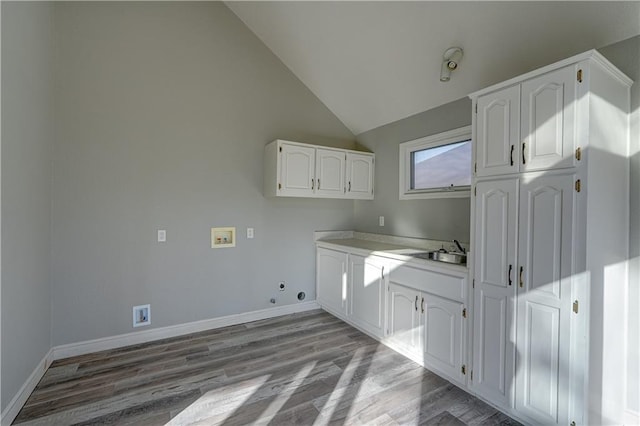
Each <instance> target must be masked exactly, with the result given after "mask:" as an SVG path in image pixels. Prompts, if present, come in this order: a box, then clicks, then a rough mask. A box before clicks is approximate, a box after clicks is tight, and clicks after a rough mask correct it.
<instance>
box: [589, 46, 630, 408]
mask: <svg viewBox="0 0 640 426" xmlns="http://www.w3.org/2000/svg"><path fill="white" fill-rule="evenodd" d="M599 51H600V52H601V53H602V54H603V55H604V56H605V57H607V59H609V60H610V61H611V62H613V63H614V64H615V65H616V66H617V67H618V68H620V70H622V71H623V72H624V73H625V74H627V75H628V76H629V77H630V78H631V79H632V80H633V81H634V82H635V83H634V84H633V86H631V140H630V145H631V146H630V148H631V149H630V154H631V158H630V176H629V178H630V188H629V190H630V192H629V208H630V211H629V219H630V223H629V257H630V258H631V261H630V271H629V272H630V280H629V284H630V286H629V289H628V294H629V299H628V302H629V307H628V310H627V312H628V315H629V317H628V324H627V330H628V336H627V338H628V344H627V352H628V353H627V362H628V371H627V378H628V382H627V403H628V408H630V409H633V410H635V411H636V412H640V335H639V334H638V330H640V312H639V311H638V304H639V303H640V36H636V37H633V38H630V39H627V40H624V41H621V42H619V43H615V44H613V45H610V46H607V47H604V48H602V49H599Z"/></svg>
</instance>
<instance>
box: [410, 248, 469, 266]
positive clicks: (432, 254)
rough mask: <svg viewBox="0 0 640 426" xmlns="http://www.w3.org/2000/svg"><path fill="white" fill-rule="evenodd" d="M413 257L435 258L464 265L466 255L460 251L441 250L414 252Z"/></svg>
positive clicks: (439, 260) (438, 260)
mask: <svg viewBox="0 0 640 426" xmlns="http://www.w3.org/2000/svg"><path fill="white" fill-rule="evenodd" d="M413 257H418V258H420V259H428V260H435V261H437V262H445V263H454V264H456V265H466V263H467V255H466V254H462V253H453V252H451V253H444V252H441V251H429V252H423V253H416V254H414V255H413Z"/></svg>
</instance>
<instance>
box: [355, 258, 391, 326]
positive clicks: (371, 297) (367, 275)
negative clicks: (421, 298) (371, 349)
mask: <svg viewBox="0 0 640 426" xmlns="http://www.w3.org/2000/svg"><path fill="white" fill-rule="evenodd" d="M385 264H386V262H385V261H384V260H383V259H381V258H378V257H374V256H368V257H365V256H359V255H356V254H349V280H348V283H347V284H348V289H349V295H348V298H347V299H348V310H347V316H348V317H349V318H350V319H351V321H353V322H354V323H355V324H357V325H358V326H360V327H361V328H363V329H365V330H366V331H368V332H369V333H371V334H373V335H375V336H378V337H382V335H383V330H384V310H385V298H384V291H385V288H386V282H387V280H386V278H385ZM387 277H388V275H387Z"/></svg>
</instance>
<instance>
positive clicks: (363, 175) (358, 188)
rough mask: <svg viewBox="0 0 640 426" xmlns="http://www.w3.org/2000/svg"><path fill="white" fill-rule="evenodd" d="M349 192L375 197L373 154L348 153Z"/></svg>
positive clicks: (358, 195)
mask: <svg viewBox="0 0 640 426" xmlns="http://www.w3.org/2000/svg"><path fill="white" fill-rule="evenodd" d="M347 194H348V198H360V199H373V155H370V154H356V153H351V152H349V153H347Z"/></svg>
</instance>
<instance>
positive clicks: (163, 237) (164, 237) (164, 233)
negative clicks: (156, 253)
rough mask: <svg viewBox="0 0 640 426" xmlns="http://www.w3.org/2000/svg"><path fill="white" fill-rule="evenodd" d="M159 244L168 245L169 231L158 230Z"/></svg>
mask: <svg viewBox="0 0 640 426" xmlns="http://www.w3.org/2000/svg"><path fill="white" fill-rule="evenodd" d="M158 242H159V243H166V242H167V230H166V229H158Z"/></svg>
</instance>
